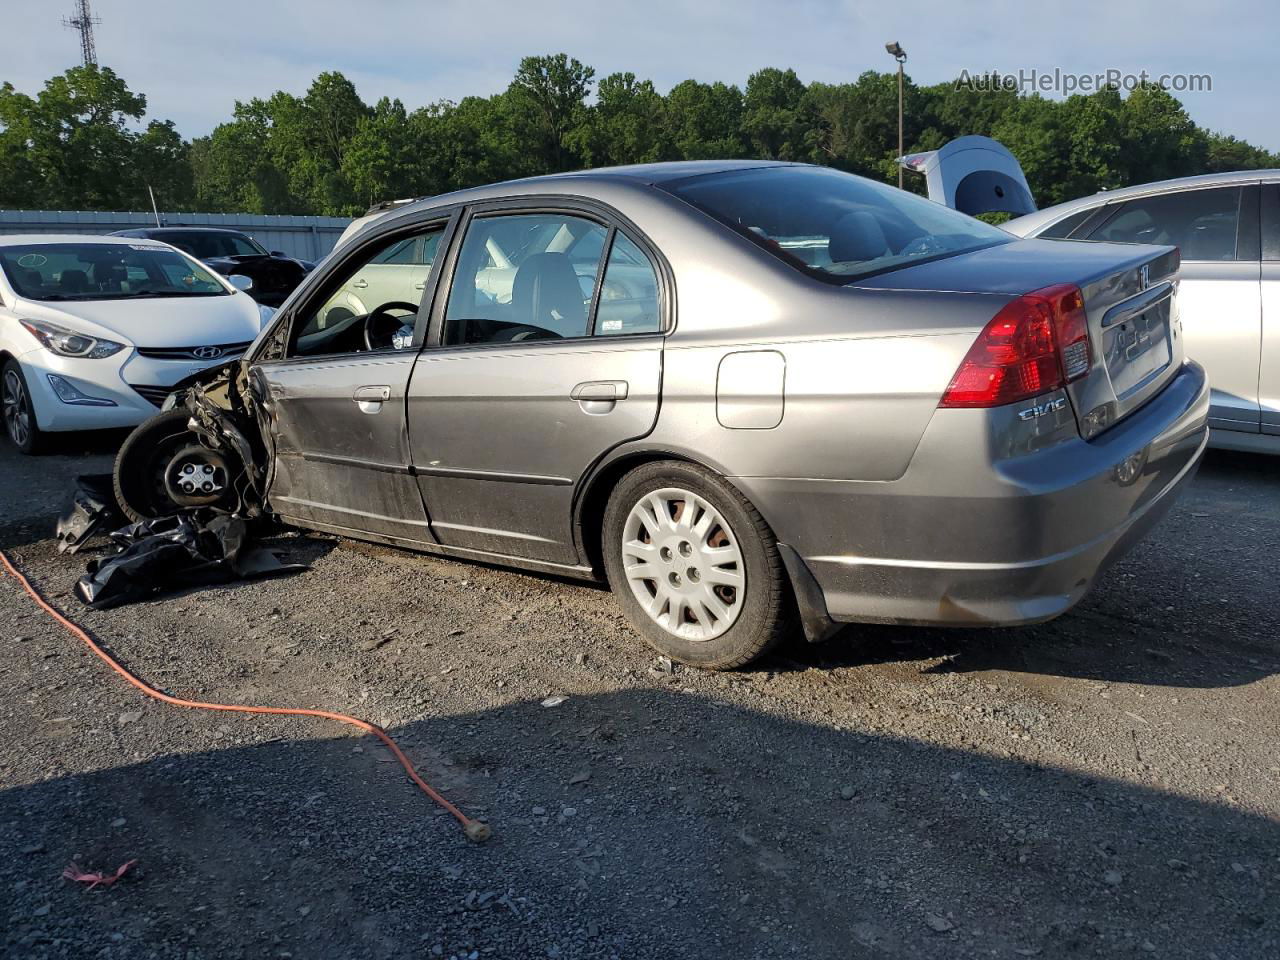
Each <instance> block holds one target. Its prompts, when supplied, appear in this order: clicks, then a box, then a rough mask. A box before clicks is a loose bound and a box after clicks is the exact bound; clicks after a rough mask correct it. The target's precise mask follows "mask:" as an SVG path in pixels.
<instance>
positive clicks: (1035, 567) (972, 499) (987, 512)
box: [734, 363, 1209, 636]
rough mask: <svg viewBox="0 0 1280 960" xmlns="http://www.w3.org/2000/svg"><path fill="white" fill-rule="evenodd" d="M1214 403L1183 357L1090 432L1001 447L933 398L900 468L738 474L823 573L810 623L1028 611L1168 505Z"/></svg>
mask: <svg viewBox="0 0 1280 960" xmlns="http://www.w3.org/2000/svg"><path fill="white" fill-rule="evenodd" d="M1208 410H1209V391H1208V386H1207V383H1206V379H1205V375H1204V371H1203V369H1202V368H1200V367H1199V366H1198V365H1196V364H1193V363H1189V364H1187V365H1186V366H1185V367H1184V368H1183V369H1182V370H1181V371H1180V372H1179V373H1178V375H1177V376H1176V377H1175V378H1174V379H1173V380H1172V381H1170V383H1169V384H1168V385H1167V386H1166V387H1165V389H1164V390H1163V391H1162V392H1161V393H1160V395H1159V396H1157V397H1156V398H1154V399H1153V400H1152V401H1150V402H1149V403H1148V404H1147V405H1146V406H1145V407H1144V408H1142V409H1141V410H1140V411H1138V412H1136V413H1135V414H1133V415H1132V416H1131V417H1129V418H1127V419H1126V420H1124V421H1122V422H1121V423H1120V424H1117V425H1116V426H1115V427H1113V428H1112V429H1110V430H1108V431H1107V432H1106V433H1105V434H1103V435H1102V436H1101V437H1099V438H1097V439H1095V440H1093V441H1091V442H1086V441H1084V440H1081V439H1079V438H1078V437H1076V438H1072V439H1070V440H1066V441H1064V442H1058V443H1054V444H1052V445H1051V446H1048V447H1046V448H1044V449H1039V450H1035V451H1033V452H1028V453H1026V454H1023V455H1018V456H1001V455H1000V454H1001V453H1003V452H1004V451H999V450H997V449H995V448H994V447H995V446H996V445H997V444H996V443H995V441H996V439H997V438H996V436H995V432H994V431H991V430H989V429H987V428H986V427H984V426H982V421H981V417H982V413H981V412H977V411H968V410H939V411H938V412H937V414H936V415H935V417H934V419H933V421H932V422H931V424H930V425H929V428H928V429H927V430H926V432H925V435H924V437H923V438H922V439H921V443H920V446H919V448H918V449H917V451H916V455H915V456H914V458H913V459H912V462H911V465H910V467H909V468H908V469H907V472H906V473H905V474H904V475H903V476H902V477H901V478H900V479H898V480H895V481H892V482H888V483H866V482H845V481H830V480H796V479H778V478H735V480H734V482H735V483H736V484H737V485H738V486H739V487H740V488H741V489H742V491H743V492H744V494H745V495H746V496H747V497H749V498H750V499H751V500H752V502H753V503H755V505H756V506H757V507H758V508H759V509H760V511H761V513H762V514H763V515H764V516H765V517H766V519H768V520H769V522H770V524H772V525H773V529H774V531H775V533H776V534H777V535H778V538H779V540H780V541H782V542H783V543H784V544H786V545H788V546H789V547H790V548H792V549H794V551H795V555H796V556H797V557H798V558H799V559H801V560H803V563H804V566H805V567H806V568H807V570H808V572H809V574H811V576H812V579H813V581H814V582H815V583H816V584H817V587H818V591H819V592H820V595H821V600H822V602H823V603H825V606H826V610H825V611H815V610H812V609H811V610H809V611H807V614H808V616H809V618H810V619H811V620H813V621H814V622H817V621H818V620H821V619H822V618H823V617H824V616H825V617H826V618H828V619H829V620H832V621H845V622H870V623H908V624H926V625H947V626H962V625H970V626H972V625H979V624H985V625H992V626H1007V625H1014V624H1020V623H1034V622H1038V621H1042V620H1047V619H1050V618H1052V617H1055V616H1058V615H1059V614H1061V613H1063V612H1065V611H1066V610H1068V609H1070V608H1071V607H1072V606H1073V605H1074V604H1076V603H1077V602H1078V601H1079V600H1080V599H1081V597H1083V596H1084V595H1085V593H1086V592H1088V590H1089V588H1090V586H1091V585H1092V584H1093V583H1094V582H1095V581H1096V579H1097V577H1098V575H1099V573H1100V572H1102V571H1103V570H1105V569H1106V567H1107V566H1108V565H1109V564H1110V563H1112V562H1114V561H1115V560H1116V559H1117V558H1119V557H1120V556H1122V555H1123V554H1124V553H1125V552H1126V551H1127V550H1128V549H1129V548H1130V547H1132V546H1133V544H1134V543H1136V542H1137V541H1138V540H1140V539H1141V538H1142V537H1143V535H1144V534H1145V533H1146V532H1147V531H1148V530H1149V529H1150V528H1151V527H1152V526H1153V525H1154V524H1155V523H1156V522H1157V521H1158V520H1159V519H1160V518H1161V517H1162V516H1164V514H1165V513H1166V512H1167V511H1168V510H1169V508H1170V506H1171V505H1172V504H1173V502H1174V500H1175V499H1176V498H1177V495H1178V493H1179V491H1180V490H1181V489H1182V488H1183V487H1184V486H1185V485H1186V484H1187V483H1188V482H1189V481H1190V480H1191V478H1192V477H1193V476H1194V474H1195V470H1196V468H1197V466H1198V465H1199V462H1200V458H1201V456H1202V455H1203V453H1204V450H1205V447H1206V445H1207V443H1208V427H1207V418H1208ZM975 414H976V416H975ZM975 425H977V426H975ZM794 575H795V574H794V572H793V578H794ZM813 593H814V591H812V590H810V595H811V596H812V594H813ZM812 605H813V604H812V603H810V606H812ZM814 632H815V631H813V630H810V635H811V636H813V634H814Z"/></svg>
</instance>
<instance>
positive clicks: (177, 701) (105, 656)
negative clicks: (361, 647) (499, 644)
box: [0, 550, 492, 843]
mask: <svg viewBox="0 0 1280 960" xmlns="http://www.w3.org/2000/svg"><path fill="white" fill-rule="evenodd" d="M0 562H3V563H4V569H5V571H6V572H7V573H8V574H9V576H11V577H13V578H14V579H15V580H17V581H18V583H20V584H21V585H22V589H23V590H25V591H27V593H28V594H29V595H30V596H31V599H33V600H34V601H35V602H36V603H37V604H39V606H40V608H41V609H43V610H44V612H45V613H47V614H49V616H51V617H53V619H54V620H56V621H58V623H60V624H61V625H62V626H63V628H64V629H66V631H67V632H68V633H70V634H72V635H73V636H76V637H79V638H80V639H81V640H83V641H84V642H85V644H86V645H87V646H88V647H89V649H90V650H92V651H93V652H94V653H95V654H97V655H98V657H99V659H101V660H102V661H103V662H104V663H106V665H107V666H109V667H110V668H111V669H112V670H114V671H115V672H116V673H118V674H120V676H122V677H124V678H125V679H126V680H127V681H129V683H131V684H133V686H135V687H137V688H138V689H139V690H141V691H142V692H143V693H145V694H146V695H147V696H148V697H151V698H153V699H155V700H159V701H161V702H162V703H168V704H171V705H173V706H175V707H191V708H192V709H195V710H228V711H231V712H234V713H274V714H282V715H285V716H294V717H323V718H324V719H326V720H336V721H338V722H339V723H345V724H347V725H348V726H352V727H356V728H357V729H360V730H363V731H364V732H365V733H371V734H373V735H374V736H375V737H377V738H378V739H379V740H381V741H382V742H383V743H384V744H386V746H387V749H389V750H390V751H391V752H392V753H393V754H394V755H395V758H396V759H397V760H399V761H400V765H401V766H402V767H404V769H405V772H406V773H408V774H409V779H410V780H412V781H413V782H414V783H416V784H417V785H418V787H419V788H420V789H421V790H422V792H423V793H425V794H426V795H427V796H428V797H430V798H431V799H432V800H434V801H435V802H436V803H438V804H439V805H440V806H442V807H444V808H445V809H446V810H448V811H449V813H451V814H452V815H453V816H454V817H455V818H456V819H457V821H458V822H459V823H460V824H462V829H463V831H464V832H465V833H466V835H467V839H468V840H474V841H475V842H477V843H481V842H483V841H485V840H488V839H489V837H490V836H491V835H492V831H491V830H490V829H489V825H488V824H487V823H481V822H480V821H479V820H472V819H471V818H470V817H468V816H467V815H466V814H464V813H463V812H462V811H461V810H459V809H458V808H457V807H455V806H454V805H453V804H452V803H450V802H449V801H448V800H446V799H445V798H444V797H442V796H441V795H440V794H439V793H437V792H436V791H435V790H433V789H432V787H431V784H429V783H427V781H425V780H423V779H422V777H421V776H419V774H418V771H417V770H415V769H414V766H413V763H412V761H410V760H409V758H408V757H406V756H405V755H404V751H403V750H401V749H400V748H399V747H398V746H396V742H395V741H394V740H392V739H391V737H390V736H388V734H387V732H386V731H385V730H383V729H382V728H381V727H377V726H375V725H374V724H372V723H368V722H367V721H364V720H360V719H358V718H356V717H349V716H347V715H346V714H345V713H331V712H330V711H328V710H306V709H302V708H299V707H244V706H237V705H235V704H229V703H202V702H201V701H199V700H183V699H181V698H179V697H171V696H169V695H168V694H165V693H161V692H160V691H159V690H157V689H155V688H154V687H151V686H148V685H147V684H146V683H144V682H143V681H141V680H139V679H138V678H137V677H135V676H134V675H133V674H131V673H130V672H129V671H128V670H126V669H125V668H124V667H122V666H121V665H120V664H119V663H117V662H116V661H115V660H114V659H113V658H112V656H111V654H109V653H107V652H106V651H105V650H103V649H102V648H101V647H100V646H98V644H97V643H95V642H94V641H93V638H92V637H90V636H89V634H88V633H86V632H85V630H84V629H82V628H81V627H80V626H78V625H77V624H75V623H73V622H72V621H71V620H69V619H68V618H67V617H65V616H63V615H62V613H60V612H59V611H58V610H57V608H55V607H54V606H53V605H52V604H50V603H49V602H48V601H47V600H45V598H44V597H43V596H41V594H40V591H38V590H37V589H36V588H35V587H33V586H32V585H31V581H29V580H28V579H27V578H26V577H25V576H23V574H22V571H20V570H19V569H18V568H17V567H15V566H14V565H13V563H12V562H11V561H10V560H9V557H8V555H7V554H6V553H5V552H4V551H3V550H0Z"/></svg>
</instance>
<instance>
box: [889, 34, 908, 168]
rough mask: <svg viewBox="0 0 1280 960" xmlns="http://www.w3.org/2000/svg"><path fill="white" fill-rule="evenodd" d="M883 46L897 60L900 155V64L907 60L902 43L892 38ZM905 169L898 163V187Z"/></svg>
mask: <svg viewBox="0 0 1280 960" xmlns="http://www.w3.org/2000/svg"><path fill="white" fill-rule="evenodd" d="M884 48H885V49H886V50H887V51H889V55H890V56H891V57H893V59H895V60H897V61H898V156H899V157H901V156H902V65H903V64H904V63H906V62H907V51H905V50H903V49H902V44H900V43H898V41H897V40H894V41H893V42H892V43H886V44H885V45H884ZM904 172H905V171H904V170H903V169H902V164H898V189H899V190H901V189H902V175H903V173H904Z"/></svg>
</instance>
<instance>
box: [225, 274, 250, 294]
mask: <svg viewBox="0 0 1280 960" xmlns="http://www.w3.org/2000/svg"><path fill="white" fill-rule="evenodd" d="M227 283H229V284H231V285H232V286H233V287H235V288H236V289H237V290H240V291H242V292H244V293H248V292H249V291H250V290H252V289H253V278H252V277H246V276H245V275H244V274H243V273H233V274H231V276H229V277H227Z"/></svg>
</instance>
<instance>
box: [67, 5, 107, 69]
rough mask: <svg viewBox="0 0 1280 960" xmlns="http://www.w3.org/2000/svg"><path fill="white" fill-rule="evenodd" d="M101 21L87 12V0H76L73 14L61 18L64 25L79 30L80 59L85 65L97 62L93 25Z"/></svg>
mask: <svg viewBox="0 0 1280 960" xmlns="http://www.w3.org/2000/svg"><path fill="white" fill-rule="evenodd" d="M101 22H102V21H101V20H100V19H98V18H97V17H95V16H94V15H93V14H92V13H90V12H89V0H76V12H75V15H74V16H71V17H63V18H62V25H63V26H64V27H70V28H71V29H73V30H79V31H80V59H82V60H83V61H84V65H85V66H86V67H87V66H89V65H90V64H96V63H97V62H98V51H97V50H95V49H94V46H93V25H94V24H95V23H101Z"/></svg>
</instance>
